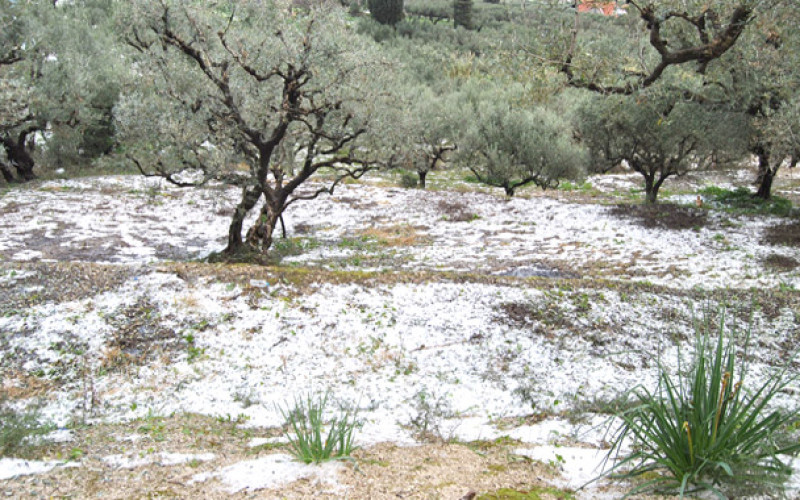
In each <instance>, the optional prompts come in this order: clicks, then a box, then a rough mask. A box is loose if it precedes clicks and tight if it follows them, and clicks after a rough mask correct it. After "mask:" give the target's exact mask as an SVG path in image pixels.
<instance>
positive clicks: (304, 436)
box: [280, 394, 359, 464]
mask: <svg viewBox="0 0 800 500" xmlns="http://www.w3.org/2000/svg"><path fill="white" fill-rule="evenodd" d="M327 404H328V394H325V395H324V396H319V397H318V398H314V397H313V396H311V395H310V394H309V395H308V396H307V397H306V398H305V399H295V402H294V408H292V409H287V410H285V409H283V408H280V411H281V414H282V415H283V418H284V420H285V421H286V422H285V426H286V428H287V429H289V431H288V432H286V434H285V435H286V438H287V439H288V441H289V448H290V449H291V451H292V454H293V455H294V456H295V458H297V459H298V460H300V461H302V462H304V463H307V464H310V463H312V462H313V463H320V462H324V461H327V460H332V459H341V458H349V457H350V456H351V454H352V452H353V451H354V450H355V447H354V446H353V433H354V432H355V429H356V427H358V425H359V422H358V420H356V414H357V410H355V409H350V408H347V409H343V410H340V412H339V414H338V415H337V416H334V417H330V418H329V419H328V420H327V421H326V418H325V417H326V415H325V408H326V406H327ZM326 429H327V432H326Z"/></svg>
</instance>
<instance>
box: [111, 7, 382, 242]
mask: <svg viewBox="0 0 800 500" xmlns="http://www.w3.org/2000/svg"><path fill="white" fill-rule="evenodd" d="M126 23H129V25H130V28H129V30H128V32H127V41H128V43H129V44H130V45H131V46H132V47H133V48H135V49H136V51H137V52H138V54H137V55H136V61H137V66H138V68H139V71H140V72H141V75H140V76H141V77H140V78H139V83H138V84H137V85H136V86H134V87H132V88H131V89H129V91H128V92H126V93H125V94H124V95H123V96H122V98H121V100H120V104H119V105H118V107H117V111H116V120H117V122H116V124H117V128H118V130H119V132H120V134H121V136H122V139H123V140H125V141H126V143H128V144H129V145H130V147H129V150H128V153H127V157H128V158H129V160H130V161H131V162H133V163H135V164H136V165H137V166H138V168H139V169H140V170H141V171H142V172H143V173H144V174H146V175H158V176H162V177H164V178H166V179H167V180H168V181H170V182H172V183H174V184H176V185H180V186H197V185H203V184H206V183H208V182H211V181H216V182H221V183H225V184H229V185H233V186H237V187H239V188H240V189H241V200H240V202H239V205H238V207H237V209H236V211H235V213H234V215H233V217H232V221H231V225H230V228H229V234H228V246H227V248H226V252H227V253H228V254H235V253H237V252H239V251H241V250H246V249H249V250H255V251H258V252H265V251H266V250H267V249H268V248H269V247H270V245H271V243H272V232H273V230H274V228H275V225H276V223H277V221H278V220H279V218H280V216H281V215H282V213H283V211H284V210H285V209H286V208H287V207H288V206H290V205H292V204H293V203H295V202H297V201H300V200H309V199H313V198H316V197H317V196H319V195H320V194H323V193H331V192H333V189H334V188H335V186H336V185H337V184H338V183H339V182H341V181H342V180H343V179H345V178H347V177H359V176H361V175H362V174H363V173H364V172H366V171H368V170H370V169H372V168H375V167H376V166H378V165H379V164H381V162H382V161H383V160H382V158H381V157H380V156H379V152H383V151H384V150H385V148H384V147H383V145H382V142H383V141H388V140H389V137H390V129H389V127H388V126H387V124H389V123H391V121H392V120H391V118H390V117H388V116H386V114H387V113H389V112H391V111H392V110H393V109H394V108H393V106H392V105H391V102H390V99H391V95H390V94H389V93H387V92H386V91H385V89H387V88H390V85H388V84H387V80H386V79H385V78H386V77H387V76H388V74H389V72H390V70H391V65H390V64H388V63H387V62H386V61H385V60H384V59H382V58H381V57H380V52H379V51H377V50H375V47H374V46H373V45H372V44H371V42H370V41H368V40H365V39H363V38H361V37H360V36H358V35H357V34H356V33H355V32H354V31H353V28H352V27H351V25H350V23H349V22H348V21H347V19H346V18H345V17H344V13H343V12H342V11H341V9H340V8H336V7H332V6H328V5H324V4H323V5H321V6H316V7H312V8H311V9H310V11H308V12H307V13H298V12H296V11H294V10H292V9H290V8H287V7H286V6H285V5H281V4H279V3H274V4H270V5H269V6H266V7H265V5H264V2H263V1H256V0H253V1H243V2H237V3H236V4H231V5H230V6H229V8H228V9H222V8H220V7H218V6H215V5H209V6H205V5H192V6H191V8H189V6H187V5H185V4H184V3H183V2H177V1H166V0H164V1H159V2H149V1H138V2H133V3H132V4H131V9H130V12H129V14H128V17H127V19H126ZM379 118H380V119H379ZM322 170H324V172H325V174H326V177H325V178H324V180H321V182H319V183H310V181H312V180H314V179H315V178H318V177H319V176H318V175H317V174H318V173H319V172H320V171H322ZM259 202H263V204H262V205H261V208H260V209H259V211H260V212H259V216H258V218H257V219H256V222H255V223H254V224H253V226H252V227H251V228H250V229H249V230H248V232H247V238H246V241H243V240H242V235H241V233H242V226H243V223H244V219H245V217H246V216H247V214H248V213H249V212H250V211H251V210H253V209H254V208H256V207H257V204H258V203H259Z"/></svg>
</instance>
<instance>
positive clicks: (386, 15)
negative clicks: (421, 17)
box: [367, 0, 403, 25]
mask: <svg viewBox="0 0 800 500" xmlns="http://www.w3.org/2000/svg"><path fill="white" fill-rule="evenodd" d="M367 5H369V12H370V14H371V15H372V18H373V19H375V20H376V21H378V22H379V23H381V24H391V25H395V24H397V23H399V22H400V21H401V20H402V19H403V0H369V2H368V4H367Z"/></svg>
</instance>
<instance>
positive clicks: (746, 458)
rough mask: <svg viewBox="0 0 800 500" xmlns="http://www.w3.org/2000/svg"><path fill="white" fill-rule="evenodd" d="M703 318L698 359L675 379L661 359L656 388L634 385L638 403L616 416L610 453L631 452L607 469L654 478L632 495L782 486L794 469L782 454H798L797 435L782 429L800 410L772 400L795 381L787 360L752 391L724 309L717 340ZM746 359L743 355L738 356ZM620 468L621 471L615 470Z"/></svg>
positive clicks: (697, 343)
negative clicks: (627, 445)
mask: <svg viewBox="0 0 800 500" xmlns="http://www.w3.org/2000/svg"><path fill="white" fill-rule="evenodd" d="M709 316H710V315H708V314H707V315H706V320H705V321H703V322H701V324H700V325H699V326H698V328H697V336H696V340H695V352H694V359H693V361H692V364H691V366H690V367H689V369H688V372H687V373H686V374H681V371H682V370H683V369H684V368H685V367H683V366H680V360H679V366H678V372H679V374H678V375H677V378H675V377H673V376H671V375H669V373H668V372H667V370H666V368H665V367H664V366H663V365H662V364H661V363H659V384H658V387H657V388H656V390H655V391H654V392H650V391H649V390H647V389H646V388H644V387H637V388H636V389H634V390H633V391H631V392H632V394H633V400H634V402H635V403H636V404H634V406H633V407H632V408H630V409H628V410H625V411H622V412H621V413H619V414H618V415H617V416H618V417H619V418H620V419H621V420H622V424H621V425H620V427H619V428H618V430H617V432H616V433H615V435H614V439H613V445H612V448H611V450H610V451H609V455H608V458H612V457H618V456H619V454H620V447H621V445H622V443H623V442H624V441H625V440H626V439H627V438H631V439H632V440H633V446H632V450H633V451H632V452H630V454H628V455H627V456H625V457H624V458H623V459H622V460H621V461H620V462H618V463H617V464H616V465H614V466H613V467H612V468H611V470H610V471H609V472H608V473H610V474H612V475H613V476H614V477H618V478H625V479H635V478H641V477H642V476H645V477H647V478H649V479H648V480H646V481H645V482H644V483H642V484H640V485H639V486H637V487H635V488H634V489H633V490H631V491H630V492H629V494H639V493H679V494H680V495H681V496H683V495H685V494H688V493H694V492H697V491H703V490H707V491H709V492H711V493H713V494H715V495H717V496H719V497H721V498H725V497H724V496H723V492H722V491H721V490H724V489H726V488H730V489H731V490H735V491H736V492H737V493H741V492H742V491H743V488H759V489H763V488H777V487H780V486H781V485H782V483H783V481H785V480H786V478H787V477H788V476H789V474H791V468H790V467H789V466H787V464H785V463H784V462H783V461H782V460H781V459H780V455H795V454H797V453H798V451H800V444H798V443H797V440H794V441H793V442H789V441H786V442H781V441H782V440H781V437H782V432H783V431H784V430H785V429H786V428H787V427H788V426H789V424H791V423H793V422H795V421H796V417H797V411H796V410H792V411H790V412H788V411H779V410H773V409H769V408H768V406H769V404H770V402H771V400H772V399H773V398H774V397H775V396H776V395H777V394H778V393H779V392H780V391H781V390H783V389H784V388H785V387H786V386H787V385H788V384H789V383H791V382H793V381H795V380H797V375H791V374H790V373H789V371H788V368H789V366H788V363H787V365H786V366H785V367H784V368H783V369H781V370H780V371H778V372H777V373H774V374H772V376H770V377H767V378H766V382H764V383H763V384H761V385H760V386H758V387H756V388H755V390H754V391H750V390H748V389H747V388H746V387H745V386H744V382H745V377H746V376H747V374H748V373H747V372H748V370H747V364H746V361H745V360H746V359H747V343H748V339H749V332H748V333H747V334H746V335H744V339H743V340H744V347H743V349H742V351H743V352H737V349H736V343H735V339H734V337H735V334H736V332H735V331H731V333H730V334H729V335H727V336H726V334H725V321H724V311H723V313H722V319H721V320H720V324H719V328H718V331H717V334H718V337H717V339H716V340H715V341H714V340H711V339H710V332H711V331H712V330H713V329H714V328H713V326H712V324H711V321H710V320H709V319H708V317H709ZM739 355H740V356H741V357H740V356H739ZM616 471H622V472H621V473H619V474H615V472H616Z"/></svg>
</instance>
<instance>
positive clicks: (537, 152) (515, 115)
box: [456, 89, 587, 196]
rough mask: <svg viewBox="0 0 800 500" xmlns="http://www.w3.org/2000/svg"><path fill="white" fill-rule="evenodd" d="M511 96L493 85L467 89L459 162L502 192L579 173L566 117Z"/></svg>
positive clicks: (577, 149)
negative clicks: (485, 89) (484, 89)
mask: <svg viewBox="0 0 800 500" xmlns="http://www.w3.org/2000/svg"><path fill="white" fill-rule="evenodd" d="M512 92H513V91H512ZM509 97H510V98H511V99H512V100H509ZM513 99H514V96H508V95H507V94H506V95H503V93H502V92H501V91H500V90H497V89H496V90H494V91H489V92H480V93H477V94H476V93H473V92H471V91H470V90H469V89H468V90H467V95H466V96H465V97H464V104H463V106H462V107H461V109H462V112H463V113H464V114H463V115H462V116H463V119H462V121H461V123H462V124H463V127H462V129H461V130H460V133H459V134H458V137H457V139H456V141H457V144H458V158H459V162H460V163H461V164H463V165H464V166H466V167H467V168H469V169H470V170H471V171H472V173H473V174H474V175H475V177H476V178H477V179H478V181H480V182H482V183H484V184H487V185H489V186H494V187H500V188H503V190H504V191H505V193H506V195H507V196H514V193H515V192H516V190H517V189H519V188H520V187H523V186H526V185H529V184H534V185H536V186H539V187H541V188H542V189H547V188H551V187H557V186H558V183H559V181H560V180H562V179H571V180H574V179H577V178H580V177H581V176H582V175H584V172H585V166H586V160H587V158H586V153H585V150H584V149H583V148H582V147H581V145H580V144H579V143H578V142H577V141H576V140H575V139H574V134H573V131H572V129H571V127H570V124H569V122H568V121H567V120H565V119H564V118H563V117H562V116H560V115H559V113H557V112H556V111H555V110H552V109H548V108H547V107H545V106H544V105H541V104H537V105H523V104H522V103H514V101H513Z"/></svg>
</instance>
